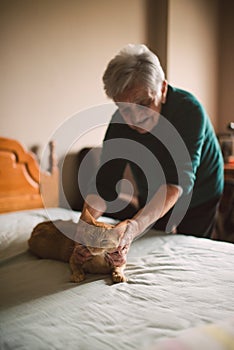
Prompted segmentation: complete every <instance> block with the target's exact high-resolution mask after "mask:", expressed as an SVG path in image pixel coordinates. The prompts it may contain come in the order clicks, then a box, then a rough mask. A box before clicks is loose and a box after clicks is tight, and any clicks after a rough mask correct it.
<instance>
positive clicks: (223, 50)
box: [218, 0, 234, 132]
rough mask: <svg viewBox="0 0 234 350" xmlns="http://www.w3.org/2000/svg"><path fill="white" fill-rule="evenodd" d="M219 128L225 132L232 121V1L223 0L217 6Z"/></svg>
mask: <svg viewBox="0 0 234 350" xmlns="http://www.w3.org/2000/svg"><path fill="white" fill-rule="evenodd" d="M219 13H220V32H219V55H218V57H219V62H220V65H219V90H218V101H219V105H218V121H219V130H220V131H221V132H227V128H226V127H227V125H228V123H230V122H231V121H234V103H233V98H234V2H233V1H230V0H223V1H221V2H220V6H219Z"/></svg>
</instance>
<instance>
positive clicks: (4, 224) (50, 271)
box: [0, 208, 234, 350]
mask: <svg viewBox="0 0 234 350" xmlns="http://www.w3.org/2000/svg"><path fill="white" fill-rule="evenodd" d="M49 217H50V219H53V220H55V219H64V220H68V219H73V220H74V221H77V220H78V217H79V213H75V212H71V211H68V210H65V209H61V208H57V209H49ZM44 220H47V213H46V211H44V210H43V209H40V210H32V211H28V212H18V213H10V214H4V215H0V256H1V263H0V283H1V287H0V349H1V350H2V349H30V350H34V349H36V350H37V349H42V350H44V349H45V350H48V349H59V350H60V349H67V350H68V349H69V350H70V349H76V350H77V349H82V350H86V349H87V350H89V349H94V350H96V349H102V350H109V349H113V350H114V349H116V350H117V349H118V350H119V349H123V350H125V349H129V350H130V349H131V350H132V349H150V348H151V346H152V345H153V346H154V349H157V342H158V341H161V340H162V338H164V337H174V336H177V335H178V334H180V332H181V331H183V330H186V329H188V328H191V327H197V326H202V325H204V324H207V323H215V322H218V321H220V320H226V319H229V318H231V317H233V314H234V272H233V270H234V245H233V244H230V243H224V242H216V241H211V240H206V239H201V238H195V237H190V236H183V235H166V234H163V233H157V232H156V231H153V230H151V231H150V232H148V233H147V234H146V235H145V236H143V237H142V238H140V239H139V240H137V241H135V242H134V243H133V245H132V247H131V249H130V252H129V255H128V264H127V267H126V276H127V278H128V282H127V283H121V284H114V285H113V284H112V283H111V279H110V277H109V276H108V275H105V276H99V275H87V278H86V280H85V281H84V282H83V283H81V284H73V283H70V282H69V276H70V270H69V266H68V264H65V263H62V262H58V261H52V260H40V259H37V258H36V257H34V256H33V255H31V254H30V253H29V252H28V251H27V239H28V238H29V236H30V233H31V231H32V229H33V227H34V226H35V225H36V224H37V223H39V222H41V221H44ZM160 349H161V348H160ZM199 350H202V347H200V348H199ZM204 350H205V349H204Z"/></svg>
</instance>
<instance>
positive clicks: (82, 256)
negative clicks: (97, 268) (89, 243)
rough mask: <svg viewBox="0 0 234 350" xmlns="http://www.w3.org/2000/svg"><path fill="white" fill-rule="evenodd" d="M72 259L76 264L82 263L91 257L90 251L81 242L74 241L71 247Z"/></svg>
mask: <svg viewBox="0 0 234 350" xmlns="http://www.w3.org/2000/svg"><path fill="white" fill-rule="evenodd" d="M72 256H73V261H74V262H75V263H76V264H77V265H83V264H84V263H85V262H86V261H87V260H90V259H91V258H92V254H91V253H90V251H89V250H88V249H87V248H86V247H85V246H83V245H82V244H79V243H76V244H75V247H74V249H73V253H72Z"/></svg>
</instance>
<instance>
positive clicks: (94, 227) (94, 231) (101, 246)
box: [77, 209, 126, 255]
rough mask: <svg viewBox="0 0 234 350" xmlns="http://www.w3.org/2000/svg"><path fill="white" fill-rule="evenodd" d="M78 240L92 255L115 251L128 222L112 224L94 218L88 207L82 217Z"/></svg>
mask: <svg viewBox="0 0 234 350" xmlns="http://www.w3.org/2000/svg"><path fill="white" fill-rule="evenodd" d="M80 223H81V225H78V228H79V227H80V230H81V231H82V232H77V234H78V237H79V238H78V241H79V243H81V244H82V245H84V246H86V247H87V248H88V249H89V251H90V253H91V254H92V255H99V254H102V253H104V252H109V253H110V252H114V251H115V250H116V248H117V247H118V246H119V243H120V240H121V238H122V237H123V234H124V232H125V230H126V223H119V224H117V225H111V224H109V223H104V222H100V221H97V220H95V219H94V217H93V216H92V215H91V214H90V212H89V211H88V210H87V209H86V210H84V211H83V213H82V215H81V217H80Z"/></svg>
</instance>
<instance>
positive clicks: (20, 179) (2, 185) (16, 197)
mask: <svg viewBox="0 0 234 350" xmlns="http://www.w3.org/2000/svg"><path fill="white" fill-rule="evenodd" d="M58 181H59V172H58V167H57V164H56V160H55V155H54V144H53V143H52V142H51V143H50V168H49V171H48V172H47V171H45V172H41V173H40V168H39V165H38V162H37V160H36V157H35V156H34V155H33V153H31V152H27V151H26V150H25V149H24V147H23V146H22V145H21V144H20V143H19V142H18V141H16V140H12V139H8V138H4V137H0V213H5V212H10V211H17V210H26V209H35V208H43V207H45V206H46V207H57V206H58V200H59V193H58V188H59V187H58ZM41 194H43V198H42V195H41Z"/></svg>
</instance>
